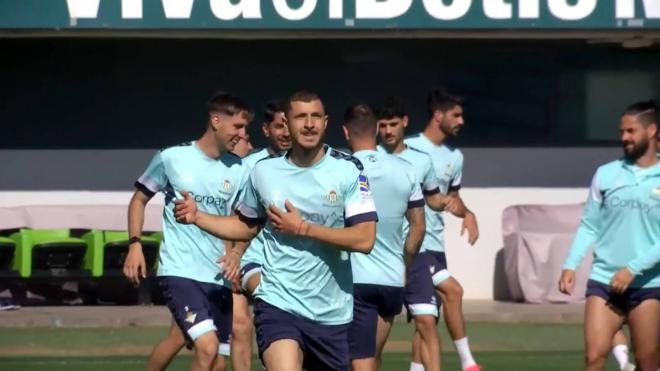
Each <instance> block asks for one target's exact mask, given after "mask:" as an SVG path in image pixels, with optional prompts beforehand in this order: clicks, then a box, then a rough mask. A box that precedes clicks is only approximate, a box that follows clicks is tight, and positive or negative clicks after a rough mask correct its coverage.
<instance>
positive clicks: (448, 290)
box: [440, 280, 463, 302]
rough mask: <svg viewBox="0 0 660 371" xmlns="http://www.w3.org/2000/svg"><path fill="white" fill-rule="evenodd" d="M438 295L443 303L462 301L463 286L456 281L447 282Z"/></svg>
mask: <svg viewBox="0 0 660 371" xmlns="http://www.w3.org/2000/svg"><path fill="white" fill-rule="evenodd" d="M440 294H441V295H442V297H443V299H444V300H445V301H449V302H454V301H461V300H463V286H461V284H460V283H458V281H456V280H448V281H446V282H445V283H444V284H443V285H442V286H441V287H440Z"/></svg>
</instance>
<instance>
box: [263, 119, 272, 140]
mask: <svg viewBox="0 0 660 371" xmlns="http://www.w3.org/2000/svg"><path fill="white" fill-rule="evenodd" d="M261 131H262V132H263V133H264V137H266V138H270V132H269V131H268V123H267V122H264V123H263V124H261Z"/></svg>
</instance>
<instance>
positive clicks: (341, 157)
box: [328, 147, 364, 171]
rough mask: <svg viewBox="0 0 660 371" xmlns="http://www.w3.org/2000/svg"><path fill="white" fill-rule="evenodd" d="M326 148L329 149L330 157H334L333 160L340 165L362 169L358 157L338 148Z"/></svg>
mask: <svg viewBox="0 0 660 371" xmlns="http://www.w3.org/2000/svg"><path fill="white" fill-rule="evenodd" d="M328 150H329V151H330V157H331V158H333V159H335V161H336V162H337V163H338V164H339V165H341V166H347V167H349V168H355V169H357V170H358V171H362V170H364V166H363V165H362V161H360V159H358V158H357V157H355V156H353V155H351V154H349V153H346V152H342V151H340V150H338V149H334V148H330V147H328Z"/></svg>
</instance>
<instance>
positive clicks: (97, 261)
mask: <svg viewBox="0 0 660 371" xmlns="http://www.w3.org/2000/svg"><path fill="white" fill-rule="evenodd" d="M85 237H86V238H87V239H88V240H89V241H91V243H90V246H91V248H90V254H89V255H88V256H87V257H86V258H85V267H86V268H87V269H90V270H91V272H92V276H93V277H120V276H122V275H123V267H124V260H126V255H127V254H128V247H129V242H128V232H120V231H93V232H90V233H88V234H86V235H85ZM157 237H158V236H156V238H154V237H153V236H150V235H148V234H145V235H144V236H142V252H143V253H144V259H145V262H146V264H147V272H149V273H153V271H154V268H155V266H156V262H157V260H158V248H159V246H160V240H159V239H158V238H157Z"/></svg>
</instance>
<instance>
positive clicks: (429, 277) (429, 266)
mask: <svg viewBox="0 0 660 371" xmlns="http://www.w3.org/2000/svg"><path fill="white" fill-rule="evenodd" d="M449 277H451V275H450V274H449V271H448V270H447V258H446V257H445V253H443V252H437V251H424V252H423V253H420V254H419V255H417V257H415V260H414V261H413V263H412V266H411V267H410V269H408V277H407V279H406V294H405V303H406V306H407V308H408V315H409V317H410V316H419V315H432V316H435V317H437V316H438V308H439V307H440V303H441V302H440V298H439V297H438V295H437V294H436V291H435V288H436V287H437V286H438V285H439V284H440V283H442V282H443V281H444V280H446V279H448V278H449ZM409 319H410V318H409Z"/></svg>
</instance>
